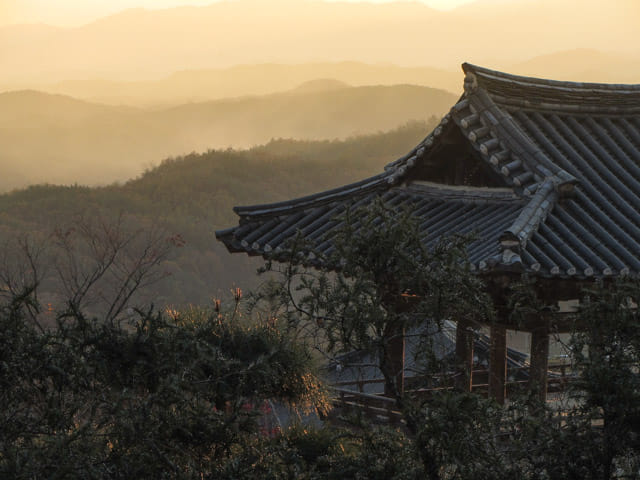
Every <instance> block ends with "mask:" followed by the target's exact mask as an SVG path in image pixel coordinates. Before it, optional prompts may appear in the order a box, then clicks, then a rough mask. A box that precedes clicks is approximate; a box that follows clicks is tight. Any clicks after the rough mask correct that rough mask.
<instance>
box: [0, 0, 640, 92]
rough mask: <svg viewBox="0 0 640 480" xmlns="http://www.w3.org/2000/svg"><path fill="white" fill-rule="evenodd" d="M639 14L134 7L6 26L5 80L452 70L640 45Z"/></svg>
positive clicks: (225, 4) (634, 5)
mask: <svg viewBox="0 0 640 480" xmlns="http://www.w3.org/2000/svg"><path fill="white" fill-rule="evenodd" d="M638 19H640V2H638V1H637V0H616V1H612V2H603V0H535V1H534V0H521V1H509V2H494V1H482V2H478V3H476V4H475V5H474V4H471V5H466V6H464V7H461V8H457V9H454V10H452V11H448V12H443V11H437V10H434V9H431V8H429V7H427V6H426V5H424V4H423V3H420V2H390V3H373V2H324V1H317V0H316V1H313V0H307V1H302V0H271V1H269V2H265V1H263V0H236V1H220V2H214V3H212V4H211V5H209V6H202V7H177V8H168V9H158V10H145V9H133V10H127V11H124V12H122V13H119V14H116V15H111V16H108V17H104V18H102V19H99V20H97V21H95V22H92V23H89V24H87V25H84V26H81V27H74V28H51V27H47V26H42V27H39V26H33V25H31V26H26V27H20V26H11V27H4V28H0V45H2V47H3V48H1V49H0V65H2V71H1V72H0V85H9V84H13V85H22V86H24V85H27V84H31V85H33V84H34V82H35V83H38V84H41V82H42V80H43V79H47V80H49V81H57V80H64V79H69V78H79V79H85V78H108V79H138V80H140V79H150V78H160V77H162V76H166V75H169V74H170V73H171V72H175V71H179V70H203V69H211V68H226V67H229V66H232V65H247V64H249V65H250V64H256V63H264V62H272V63H280V64H283V63H284V64H300V63H307V62H311V61H321V62H340V61H345V60H358V61H361V62H365V63H369V64H384V63H392V64H395V65H404V66H418V65H431V66H435V67H438V68H444V69H447V70H448V69H456V68H457V66H458V65H460V63H462V62H463V61H470V62H473V63H486V62H487V61H490V62H494V61H495V62H496V64H498V65H501V66H504V65H507V64H509V63H515V62H519V61H524V60H525V59H527V58H531V57H534V56H538V55H543V54H548V53H551V52H556V51H563V50H569V49H573V48H576V47H581V48H591V49H597V50H600V51H606V52H619V53H623V54H627V55H634V56H637V55H638V54H640V51H639V47H638V44H637V42H635V41H634V39H635V38H636V37H637V32H638V21H639V20H638ZM45 52H46V53H45ZM327 76H329V77H330V78H337V77H335V76H333V75H322V77H327ZM237 80H238V81H239V82H242V81H244V79H243V78H242V77H237ZM340 80H342V79H340ZM28 82H31V83H28ZM298 83H300V82H298ZM349 83H352V82H349ZM367 83H368V84H375V83H377V80H375V79H374V81H370V82H367ZM434 86H435V85H434ZM255 93H261V92H255ZM262 93H266V92H262ZM209 98H210V97H209Z"/></svg>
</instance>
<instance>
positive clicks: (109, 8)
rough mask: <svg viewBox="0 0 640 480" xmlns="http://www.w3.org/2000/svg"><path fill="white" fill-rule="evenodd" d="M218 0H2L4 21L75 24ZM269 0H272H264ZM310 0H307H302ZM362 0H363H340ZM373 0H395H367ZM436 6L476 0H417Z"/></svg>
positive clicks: (441, 7)
mask: <svg viewBox="0 0 640 480" xmlns="http://www.w3.org/2000/svg"><path fill="white" fill-rule="evenodd" d="M214 1H215V0H0V25H8V24H20V23H47V24H50V25H57V26H74V25H81V24H83V23H87V22H90V21H92V20H95V19H97V18H100V17H102V16H105V15H110V14H113V13H117V12H119V11H121V10H125V9H127V8H136V7H143V8H168V7H175V6H184V5H209V4H211V3H213V2H214ZM264 1H265V2H268V1H269V0H264ZM300 1H307V0H300ZM339 1H350V2H353V1H362V0H339ZM366 1H368V2H371V3H382V2H389V1H392V0H366ZM415 1H420V2H421V3H424V4H426V5H428V6H430V7H432V8H436V9H439V10H450V9H452V8H456V7H459V6H461V5H464V4H466V3H471V2H472V1H474V0H415Z"/></svg>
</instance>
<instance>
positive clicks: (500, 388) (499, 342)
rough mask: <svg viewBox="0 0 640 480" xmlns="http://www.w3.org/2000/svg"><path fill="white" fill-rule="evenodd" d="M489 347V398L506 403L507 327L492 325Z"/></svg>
mask: <svg viewBox="0 0 640 480" xmlns="http://www.w3.org/2000/svg"><path fill="white" fill-rule="evenodd" d="M490 335H491V344H490V347H489V398H493V399H494V400H495V401H496V402H498V403H499V404H501V405H502V404H504V400H505V397H506V385H507V329H506V328H504V327H501V326H498V325H491V331H490Z"/></svg>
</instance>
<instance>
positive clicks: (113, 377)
mask: <svg viewBox="0 0 640 480" xmlns="http://www.w3.org/2000/svg"><path fill="white" fill-rule="evenodd" d="M31 293H32V292H25V295H24V296H23V297H15V298H13V299H12V301H11V302H10V303H8V304H4V305H2V308H1V310H0V342H1V343H2V349H1V350H0V387H1V388H0V405H2V408H1V409H0V476H1V477H2V478H202V477H203V476H204V477H207V478H215V476H214V477H211V476H212V475H214V473H215V472H216V471H217V470H218V469H226V468H230V467H228V466H226V464H227V463H228V462H229V461H231V460H230V459H231V458H233V457H234V455H235V452H236V451H237V450H238V449H242V448H244V447H245V446H247V445H250V444H252V442H254V441H255V437H256V436H260V435H266V434H270V433H274V432H271V431H265V424H264V420H265V408H264V406H265V405H267V406H268V404H266V403H265V402H267V401H270V400H280V401H283V402H285V403H287V404H289V405H294V406H295V405H298V406H299V407H302V408H312V409H315V408H316V407H320V408H323V406H324V405H325V402H326V400H325V398H324V393H323V390H322V389H321V388H320V385H319V382H318V380H317V378H316V377H315V376H314V373H313V368H312V363H313V362H312V360H311V357H310V356H309V354H308V352H306V351H305V350H304V349H303V348H302V347H300V346H299V345H297V344H294V343H292V342H291V341H290V339H288V337H287V336H285V335H283V334H282V333H281V332H280V331H278V330H276V329H275V328H274V327H273V326H272V325H268V324H265V325H254V326H251V327H243V326H241V325H239V324H238V319H237V317H236V316H233V315H232V316H225V315H222V314H220V313H218V312H216V311H214V310H213V309H212V310H211V311H207V310H190V311H188V312H180V313H178V312H175V311H173V312H168V313H165V314H161V313H157V312H152V311H141V312H138V314H137V316H136V318H135V320H132V321H130V322H126V323H123V322H101V321H98V320H97V319H89V318H86V317H84V316H83V315H82V314H80V313H78V312H72V311H67V312H61V313H59V314H58V315H57V328H55V329H52V330H48V331H45V332H42V331H40V330H39V329H37V328H36V326H35V325H34V324H33V323H30V322H28V321H27V317H26V315H25V311H24V309H25V307H26V304H27V303H28V302H31V301H32V297H31ZM236 315H237V312H236Z"/></svg>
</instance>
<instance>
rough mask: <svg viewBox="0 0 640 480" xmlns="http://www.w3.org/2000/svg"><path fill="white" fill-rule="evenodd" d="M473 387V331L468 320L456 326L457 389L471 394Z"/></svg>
mask: <svg viewBox="0 0 640 480" xmlns="http://www.w3.org/2000/svg"><path fill="white" fill-rule="evenodd" d="M472 386H473V331H472V330H471V324H470V322H469V321H468V320H458V323H457V324H456V385H455V387H456V389H458V390H460V391H462V392H470V391H471V387H472Z"/></svg>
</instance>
